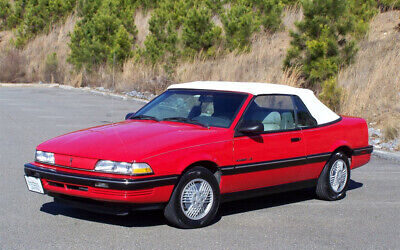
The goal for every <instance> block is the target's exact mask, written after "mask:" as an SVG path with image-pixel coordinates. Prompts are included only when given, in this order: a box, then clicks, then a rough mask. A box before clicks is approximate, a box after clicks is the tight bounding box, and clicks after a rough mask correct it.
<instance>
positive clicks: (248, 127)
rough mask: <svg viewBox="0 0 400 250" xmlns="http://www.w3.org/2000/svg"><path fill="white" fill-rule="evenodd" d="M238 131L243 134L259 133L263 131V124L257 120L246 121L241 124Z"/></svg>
mask: <svg viewBox="0 0 400 250" xmlns="http://www.w3.org/2000/svg"><path fill="white" fill-rule="evenodd" d="M239 132H241V133H243V134H259V133H262V132H264V125H263V124H262V123H261V122H257V121H248V122H244V123H242V124H241V126H240V128H239Z"/></svg>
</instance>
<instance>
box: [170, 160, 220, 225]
mask: <svg viewBox="0 0 400 250" xmlns="http://www.w3.org/2000/svg"><path fill="white" fill-rule="evenodd" d="M196 179H201V180H204V181H206V182H207V183H208V184H209V185H210V186H211V189H212V193H213V198H212V200H213V203H212V205H211V208H210V210H209V211H208V213H207V214H206V215H205V216H204V217H203V218H200V219H198V220H193V219H191V218H189V217H188V216H186V215H185V213H184V211H183V208H182V205H181V195H182V192H183V189H184V188H185V186H186V185H187V184H188V183H189V182H191V181H192V180H196ZM219 203H220V190H219V185H218V182H217V180H216V178H215V177H214V175H213V173H212V172H211V171H209V170H208V169H206V168H204V167H194V168H192V169H190V170H189V171H188V172H186V173H185V174H183V175H182V177H181V178H180V180H179V182H178V184H177V185H176V186H175V189H174V191H173V192H172V195H171V198H170V200H169V202H168V204H167V206H166V207H165V209H164V216H165V218H166V219H167V220H168V221H169V222H170V223H171V224H172V225H174V226H176V227H179V228H199V227H205V226H207V225H209V224H210V223H211V222H212V221H213V219H214V218H215V216H216V214H217V212H218V207H219Z"/></svg>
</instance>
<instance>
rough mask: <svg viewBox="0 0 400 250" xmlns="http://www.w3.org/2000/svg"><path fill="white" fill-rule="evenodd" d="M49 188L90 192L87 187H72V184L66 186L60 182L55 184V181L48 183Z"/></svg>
mask: <svg viewBox="0 0 400 250" xmlns="http://www.w3.org/2000/svg"><path fill="white" fill-rule="evenodd" d="M47 183H48V184H49V186H53V187H58V188H64V189H70V190H79V191H85V192H86V191H88V188H87V187H83V186H76V185H71V184H64V183H60V182H54V181H47Z"/></svg>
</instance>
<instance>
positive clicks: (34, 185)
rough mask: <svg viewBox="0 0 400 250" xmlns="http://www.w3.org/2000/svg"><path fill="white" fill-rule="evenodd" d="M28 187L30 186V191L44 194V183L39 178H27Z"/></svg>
mask: <svg viewBox="0 0 400 250" xmlns="http://www.w3.org/2000/svg"><path fill="white" fill-rule="evenodd" d="M25 181H26V185H28V190H29V191H32V192H36V193H40V194H44V191H43V186H42V182H41V181H40V179H39V178H36V177H32V176H25Z"/></svg>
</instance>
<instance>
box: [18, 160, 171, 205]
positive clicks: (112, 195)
mask: <svg viewBox="0 0 400 250" xmlns="http://www.w3.org/2000/svg"><path fill="white" fill-rule="evenodd" d="M24 171H25V175H27V176H33V177H37V178H40V179H41V181H42V185H43V188H44V190H45V192H46V193H47V194H54V193H55V194H63V195H68V196H75V197H83V198H89V199H93V200H100V201H110V202H125V203H140V204H144V203H163V202H167V201H168V199H169V197H170V195H171V193H172V190H173V187H174V185H175V183H176V182H177V180H178V175H168V176H160V177H146V178H140V179H116V178H107V177H98V176H93V175H91V176H89V175H84V174H72V173H68V172H64V171H61V170H54V169H51V168H44V167H39V166H36V165H34V164H31V163H27V164H25V167H24Z"/></svg>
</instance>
